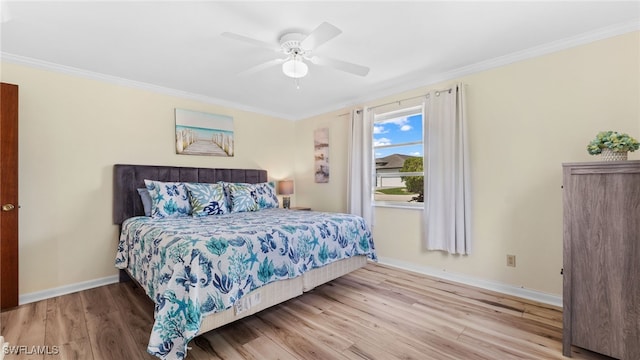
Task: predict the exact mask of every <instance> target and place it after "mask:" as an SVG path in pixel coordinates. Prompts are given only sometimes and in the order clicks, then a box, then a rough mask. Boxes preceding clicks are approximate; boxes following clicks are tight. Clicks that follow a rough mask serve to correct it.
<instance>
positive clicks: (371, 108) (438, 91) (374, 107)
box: [369, 85, 458, 110]
mask: <svg viewBox="0 0 640 360" xmlns="http://www.w3.org/2000/svg"><path fill="white" fill-rule="evenodd" d="M454 88H455V89H456V91H457V90H458V87H457V85H456V86H452V87H450V88H448V89H442V90H435V94H436V96H440V93H442V92H445V91H448V92H449V94H451V91H452V90H453V89H454ZM429 95H430V93H427V94H425V95H418V96H413V97H410V98H406V99H402V100H397V101H391V102H388V103H386V104H380V105H376V106H372V107H370V108H369V110H373V109H377V108H379V107H382V106H387V105H391V104H398V105H400V104H401V103H402V102H403V101H409V100H413V99H418V98H421V97H427V98H428V97H429Z"/></svg>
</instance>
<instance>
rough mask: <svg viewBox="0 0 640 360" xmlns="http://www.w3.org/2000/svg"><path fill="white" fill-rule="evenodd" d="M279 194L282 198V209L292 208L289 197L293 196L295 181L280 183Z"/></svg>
mask: <svg viewBox="0 0 640 360" xmlns="http://www.w3.org/2000/svg"><path fill="white" fill-rule="evenodd" d="M278 193H279V194H280V195H284V196H283V197H282V207H283V208H285V209H288V208H289V207H290V206H291V198H290V197H289V196H287V195H291V194H293V180H282V181H279V182H278Z"/></svg>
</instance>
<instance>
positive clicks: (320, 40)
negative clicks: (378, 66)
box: [221, 22, 369, 79]
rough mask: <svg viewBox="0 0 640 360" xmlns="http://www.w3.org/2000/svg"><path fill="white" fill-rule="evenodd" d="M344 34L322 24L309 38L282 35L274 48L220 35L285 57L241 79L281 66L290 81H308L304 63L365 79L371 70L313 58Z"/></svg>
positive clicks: (239, 37) (342, 62) (270, 61)
mask: <svg viewBox="0 0 640 360" xmlns="http://www.w3.org/2000/svg"><path fill="white" fill-rule="evenodd" d="M341 33H342V30H340V29H338V28H337V27H335V26H333V25H331V24H329V23H328V22H323V23H322V24H320V26H318V27H317V28H316V29H315V30H313V31H312V32H311V33H310V34H309V35H305V34H301V33H298V32H289V33H285V34H284V35H282V36H281V37H280V39H279V44H271V43H268V42H264V41H261V40H256V39H252V38H250V37H246V36H244V35H239V34H235V33H231V32H224V33H222V34H221V35H222V36H224V37H226V38H229V39H233V40H239V41H242V42H245V43H248V44H251V45H254V46H258V47H262V48H267V49H271V50H274V51H276V52H279V53H282V54H284V55H285V57H283V58H277V59H273V60H269V61H267V62H264V63H262V64H258V65H256V66H254V67H251V68H249V69H247V70H244V71H242V72H240V75H250V74H254V73H256V72H258V71H262V70H264V69H267V68H270V67H272V66H276V65H282V72H283V73H284V74H285V75H286V76H289V77H291V78H294V79H299V78H302V77H305V76H306V75H307V73H308V72H309V67H308V65H307V64H306V63H305V61H308V62H310V63H312V64H314V65H321V66H330V67H333V68H335V69H337V70H341V71H344V72H347V73H350V74H355V75H359V76H366V75H367V74H368V73H369V68H368V67H366V66H362V65H357V64H353V63H350V62H346V61H342V60H337V59H332V58H327V57H324V56H323V57H319V56H316V55H312V53H313V51H314V50H315V49H317V48H318V47H319V46H320V45H322V44H324V43H326V42H327V41H329V40H331V39H333V38H334V37H336V36H338V35H340V34H341Z"/></svg>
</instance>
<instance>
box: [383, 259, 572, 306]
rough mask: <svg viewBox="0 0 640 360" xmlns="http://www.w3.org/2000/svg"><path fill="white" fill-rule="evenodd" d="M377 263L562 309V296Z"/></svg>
mask: <svg viewBox="0 0 640 360" xmlns="http://www.w3.org/2000/svg"><path fill="white" fill-rule="evenodd" d="M378 262H379V263H380V264H383V265H388V266H392V267H396V268H400V269H404V270H409V271H413V272H417V273H420V274H424V275H429V276H433V277H437V278H441V279H444V280H449V281H453V282H457V283H461V284H465V285H470V286H475V287H479V288H482V289H487V290H491V291H497V292H500V293H503V294H508V295H513V296H517V297H520V298H524V299H528V300H533V301H537V302H541V303H544V304H549V305H553V306H557V307H560V308H561V307H562V296H557V295H552V294H548V293H544V292H541V291H536V290H530V289H525V288H522V287H518V286H513V285H508V284H504V283H500V282H497V281H491V280H484V279H480V278H475V277H472V276H468V275H464V274H455V273H450V272H446V271H444V270H442V269H437V268H434V267H429V266H422V265H416V264H413V263H410V262H406V261H402V260H396V259H391V258H387V257H378Z"/></svg>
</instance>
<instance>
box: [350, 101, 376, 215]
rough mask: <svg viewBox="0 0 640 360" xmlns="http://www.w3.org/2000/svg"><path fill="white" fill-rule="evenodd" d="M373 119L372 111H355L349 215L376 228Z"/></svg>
mask: <svg viewBox="0 0 640 360" xmlns="http://www.w3.org/2000/svg"><path fill="white" fill-rule="evenodd" d="M372 122H373V117H372V116H371V112H370V111H369V110H368V109H364V110H354V111H353V113H352V114H351V126H350V127H349V173H348V177H347V182H348V185H347V198H348V201H347V211H348V212H349V213H351V214H354V215H360V216H362V217H363V218H364V220H365V221H366V222H367V224H369V226H370V227H373V201H372V196H373V194H372V191H371V190H372V182H371V181H372V178H373V148H372V141H373V140H372V139H373V133H372V132H373V126H372Z"/></svg>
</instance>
